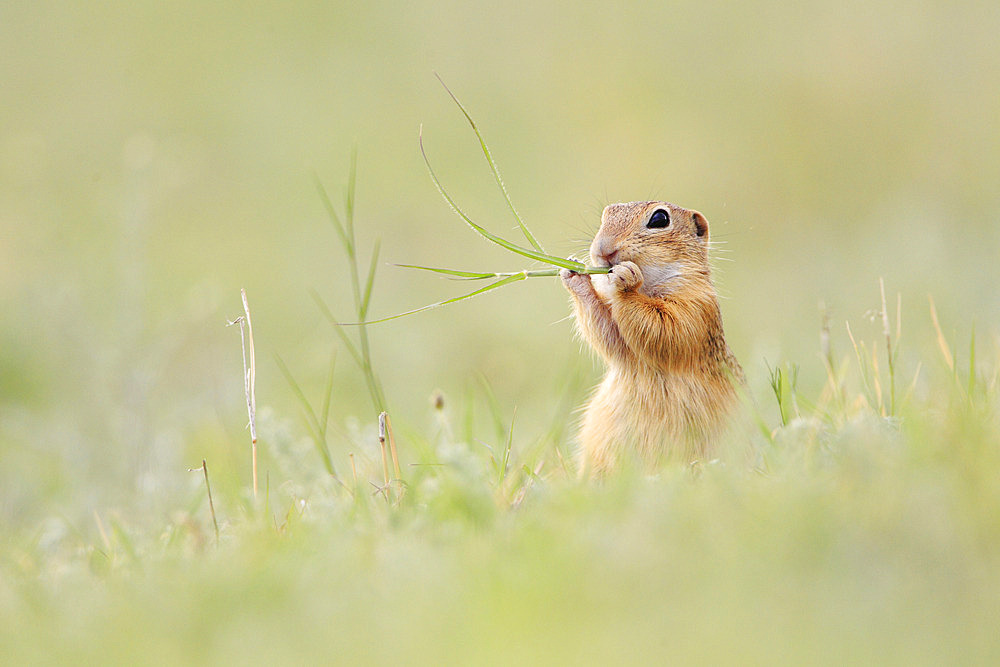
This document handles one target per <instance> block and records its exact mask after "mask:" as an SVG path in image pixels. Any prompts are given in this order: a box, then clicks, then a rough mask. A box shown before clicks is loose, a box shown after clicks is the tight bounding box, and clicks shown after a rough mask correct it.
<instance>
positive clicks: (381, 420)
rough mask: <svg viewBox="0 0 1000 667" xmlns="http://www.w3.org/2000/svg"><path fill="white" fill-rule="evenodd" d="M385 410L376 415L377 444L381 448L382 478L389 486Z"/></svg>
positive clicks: (386, 486) (386, 485)
mask: <svg viewBox="0 0 1000 667" xmlns="http://www.w3.org/2000/svg"><path fill="white" fill-rule="evenodd" d="M385 417H386V414H385V412H382V413H381V414H379V416H378V444H379V447H381V449H382V478H383V481H384V482H385V488H388V487H389V458H388V455H387V453H386V446H385V440H386V434H385V432H386V428H385Z"/></svg>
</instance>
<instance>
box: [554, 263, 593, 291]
mask: <svg viewBox="0 0 1000 667" xmlns="http://www.w3.org/2000/svg"><path fill="white" fill-rule="evenodd" d="M559 277H560V278H562V283H563V286H565V287H566V289H568V290H569V291H570V292H572V293H573V294H576V295H578V296H583V295H585V294H587V293H589V292H591V291H593V287H591V285H590V275H589V274H586V273H577V272H576V271H572V270H570V269H562V270H561V271H560V272H559Z"/></svg>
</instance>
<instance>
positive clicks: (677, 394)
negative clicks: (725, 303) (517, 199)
mask: <svg viewBox="0 0 1000 667" xmlns="http://www.w3.org/2000/svg"><path fill="white" fill-rule="evenodd" d="M708 238H709V235H708V221H707V220H706V219H705V216H703V215H702V214H701V213H698V212H697V211H690V210H688V209H684V208H680V207H679V206H674V205H673V204H669V203H666V202H631V203H627V204H612V205H611V206H608V207H607V208H605V209H604V213H603V215H602V216H601V228H600V230H599V231H598V232H597V236H596V237H595V238H594V241H593V243H592V244H591V246H590V260H591V263H592V264H593V265H595V266H610V267H611V272H610V273H608V274H594V275H588V274H578V273H574V272H572V271H569V270H565V269H564V270H563V271H562V274H561V275H562V280H563V284H564V285H565V286H566V288H567V289H568V290H569V292H570V294H571V295H572V300H573V306H574V310H575V314H576V323H577V328H578V330H579V332H580V334H581V335H582V336H583V338H584V339H585V340H586V341H587V342H588V343H590V345H591V346H592V347H593V348H594V350H596V351H597V353H598V354H600V355H601V357H603V359H604V362H605V365H606V368H607V371H606V373H605V376H604V380H603V381H602V382H601V384H600V386H599V387H598V388H597V391H596V392H595V394H594V396H593V398H591V400H590V402H589V404H588V405H587V408H586V411H585V413H584V418H583V423H582V426H581V429H580V436H579V439H580V447H581V450H580V457H581V469H582V470H583V471H584V472H585V473H588V474H592V475H598V476H599V475H603V474H605V473H606V472H608V471H609V470H610V469H612V468H613V467H614V466H615V465H616V463H618V462H620V461H621V459H622V458H625V457H629V456H633V457H637V458H638V459H639V460H640V461H641V462H642V463H643V464H644V465H645V466H647V467H649V468H652V467H655V466H656V465H657V464H659V463H661V462H662V461H665V460H678V461H685V462H687V461H690V460H691V459H694V458H703V457H704V456H706V454H708V452H709V450H710V448H711V444H712V442H713V441H714V440H715V439H716V438H717V437H718V436H719V435H720V433H721V431H722V430H723V429H724V427H725V426H726V423H727V421H728V419H729V416H730V414H731V412H732V411H733V408H734V407H735V405H736V402H737V401H736V399H737V396H736V386H735V385H736V384H738V383H741V382H742V381H743V370H742V369H741V368H740V365H739V363H738V362H737V361H736V358H735V357H734V356H733V353H732V352H731V351H730V349H729V346H728V345H727V344H726V338H725V334H724V333H723V329H722V315H721V313H720V311H719V301H718V297H717V295H716V292H715V287H714V285H713V284H712V279H711V271H710V268H709V262H708Z"/></svg>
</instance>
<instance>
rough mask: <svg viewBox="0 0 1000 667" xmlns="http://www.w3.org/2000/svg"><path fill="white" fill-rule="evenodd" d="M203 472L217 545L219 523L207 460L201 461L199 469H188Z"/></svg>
mask: <svg viewBox="0 0 1000 667" xmlns="http://www.w3.org/2000/svg"><path fill="white" fill-rule="evenodd" d="M199 470H200V471H201V472H203V473H204V474H205V490H206V491H207V492H208V509H209V511H210V512H211V514H212V525H213V526H215V543H216V544H218V543H219V521H218V519H216V518H215V501H213V500H212V485H211V484H209V482H208V463H207V462H206V461H205V459H202V460H201V466H200V467H198V468H188V472H198V471H199Z"/></svg>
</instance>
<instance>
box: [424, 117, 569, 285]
mask: <svg viewBox="0 0 1000 667" xmlns="http://www.w3.org/2000/svg"><path fill="white" fill-rule="evenodd" d="M418 139H419V142H420V154H421V155H422V156H423V158H424V164H425V165H426V166H427V171H428V172H429V173H430V176H431V180H432V181H434V186H435V187H436V188H437V190H438V192H440V193H441V196H442V197H444V200H445V201H446V202H448V205H449V206H451V209H452V210H453V211H455V213H457V214H458V216H459V217H460V218H462V220H465V222H466V224H468V225H469V226H470V227H472V229H473V230H475V231H476V233H478V234H479V235H480V236H482V237H483V238H485V239H486V240H488V241H492V242H493V243H496V244H497V245H499V246H501V247H503V248H506V249H507V250H509V251H511V252H513V253H517V254H518V255H521V256H523V257H527V258H528V259H534V260H536V261H539V262H543V263H545V264H551V265H553V266H561V267H563V268H566V269H573V270H579V269H585V268H586V266H585V265H584V264H583V263H581V262H577V261H573V260H569V259H563V258H562V257H555V256H553V255H546V254H545V253H543V252H538V251H536V250H530V249H528V248H524V247H522V246H519V245H517V244H516V243H511V242H510V241H508V240H506V239H503V238H500V237H499V236H497V235H496V234H491V233H490V232H488V231H487V230H486V229H485V228H483V227H481V226H480V225H477V224H476V223H475V222H473V221H472V219H471V218H470V217H469V216H467V215H466V214H465V213H464V212H463V211H462V210H461V209H460V208H459V207H458V204H456V203H455V200H454V199H452V198H451V196H450V195H449V194H448V193H447V192H446V191H445V189H444V186H442V185H441V181H440V180H438V177H437V174H436V173H434V168H433V167H431V163H430V160H429V159H427V153H426V151H425V150H424V137H423V127H421V128H420V135H419V137H418Z"/></svg>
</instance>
